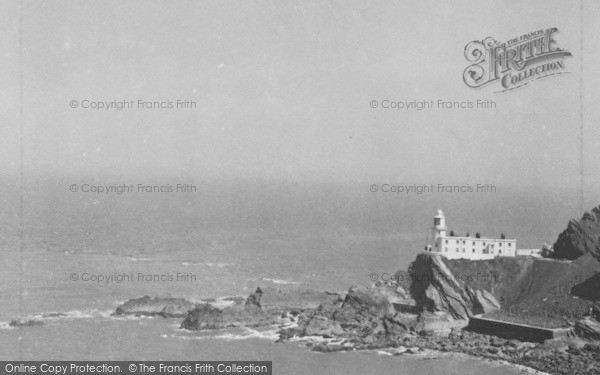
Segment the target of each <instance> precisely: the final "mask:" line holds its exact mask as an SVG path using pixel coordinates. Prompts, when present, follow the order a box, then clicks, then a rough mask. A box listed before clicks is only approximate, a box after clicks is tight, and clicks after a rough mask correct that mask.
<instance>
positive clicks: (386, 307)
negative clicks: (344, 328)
mask: <svg viewBox="0 0 600 375" xmlns="http://www.w3.org/2000/svg"><path fill="white" fill-rule="evenodd" d="M395 314H396V311H395V310H394V307H393V306H392V304H391V303H390V301H389V300H388V299H387V298H386V296H385V295H383V294H381V293H377V292H376V291H374V290H372V289H369V288H367V287H364V286H353V287H351V288H350V290H349V291H348V294H346V299H345V300H344V303H343V304H342V306H341V307H340V308H339V309H338V310H337V311H336V312H335V313H334V315H333V317H334V319H335V320H337V321H338V322H340V323H345V324H360V323H361V322H363V321H364V320H365V319H369V318H383V317H386V316H388V317H392V316H394V315H395Z"/></svg>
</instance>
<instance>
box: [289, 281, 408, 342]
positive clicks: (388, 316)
mask: <svg viewBox="0 0 600 375" xmlns="http://www.w3.org/2000/svg"><path fill="white" fill-rule="evenodd" d="M407 329H408V327H407V326H406V324H404V323H403V322H402V319H401V318H400V317H398V314H397V313H396V311H395V309H394V306H393V305H392V303H391V302H390V301H389V300H388V299H387V297H386V296H385V294H383V293H381V291H380V290H379V289H378V288H369V287H365V286H353V287H351V288H350V290H349V291H348V293H347V294H346V297H345V298H344V299H343V300H342V299H341V298H339V299H337V300H333V299H332V300H329V301H327V302H324V303H322V304H321V305H320V306H319V307H318V308H317V309H307V310H305V311H303V312H301V313H300V314H299V316H298V326H297V327H293V328H288V329H283V330H282V331H280V337H281V339H282V340H284V339H289V338H291V337H294V336H298V337H303V336H313V335H318V336H323V337H326V338H327V337H337V338H342V339H345V340H348V341H351V342H354V343H356V344H357V345H358V346H359V347H360V346H361V345H363V346H365V347H368V346H370V345H371V346H378V347H379V346H381V345H383V344H384V343H387V344H388V345H389V342H388V341H387V340H390V339H392V338H393V337H398V336H399V335H401V334H402V333H405V332H406V330H407ZM338 346H339V345H338ZM338 349H339V350H342V349H343V347H342V346H340V347H339V348H338ZM314 350H320V351H329V350H332V348H331V347H329V346H324V347H318V348H314Z"/></svg>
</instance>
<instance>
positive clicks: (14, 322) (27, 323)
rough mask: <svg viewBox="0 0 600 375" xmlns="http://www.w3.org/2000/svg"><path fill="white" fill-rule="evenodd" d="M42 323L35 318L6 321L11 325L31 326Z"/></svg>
mask: <svg viewBox="0 0 600 375" xmlns="http://www.w3.org/2000/svg"><path fill="white" fill-rule="evenodd" d="M42 324H44V322H43V321H41V320H36V319H15V320H11V321H10V323H8V325H9V326H11V327H33V326H41V325H42Z"/></svg>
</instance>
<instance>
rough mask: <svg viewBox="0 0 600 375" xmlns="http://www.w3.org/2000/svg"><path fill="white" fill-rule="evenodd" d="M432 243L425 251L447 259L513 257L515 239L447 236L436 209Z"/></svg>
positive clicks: (442, 217) (442, 214) (441, 218)
mask: <svg viewBox="0 0 600 375" xmlns="http://www.w3.org/2000/svg"><path fill="white" fill-rule="evenodd" d="M431 231H432V235H433V245H427V246H426V247H425V251H429V252H433V253H439V254H440V255H443V256H445V257H447V258H449V259H460V258H464V259H472V260H479V259H492V258H495V257H498V256H500V257H514V256H515V255H516V249H517V240H515V239H497V238H475V237H471V236H469V237H456V236H449V235H448V234H447V233H446V231H447V227H446V218H445V217H444V213H443V212H442V210H438V212H437V215H435V217H434V218H433V227H432V228H431Z"/></svg>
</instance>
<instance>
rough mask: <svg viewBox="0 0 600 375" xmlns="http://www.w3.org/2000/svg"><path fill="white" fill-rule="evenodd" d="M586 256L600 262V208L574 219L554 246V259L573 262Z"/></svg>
mask: <svg viewBox="0 0 600 375" xmlns="http://www.w3.org/2000/svg"><path fill="white" fill-rule="evenodd" d="M584 254H591V255H592V256H594V257H595V258H596V259H598V260H600V206H598V207H595V208H593V209H592V210H591V211H588V212H586V213H584V214H583V216H582V217H581V218H580V219H572V220H571V221H570V222H569V225H568V226H567V229H565V230H564V231H563V232H562V233H561V234H560V235H559V236H558V239H557V240H556V243H555V244H554V255H553V256H554V258H557V259H569V260H573V259H577V258H579V257H581V256H583V255H584Z"/></svg>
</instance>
